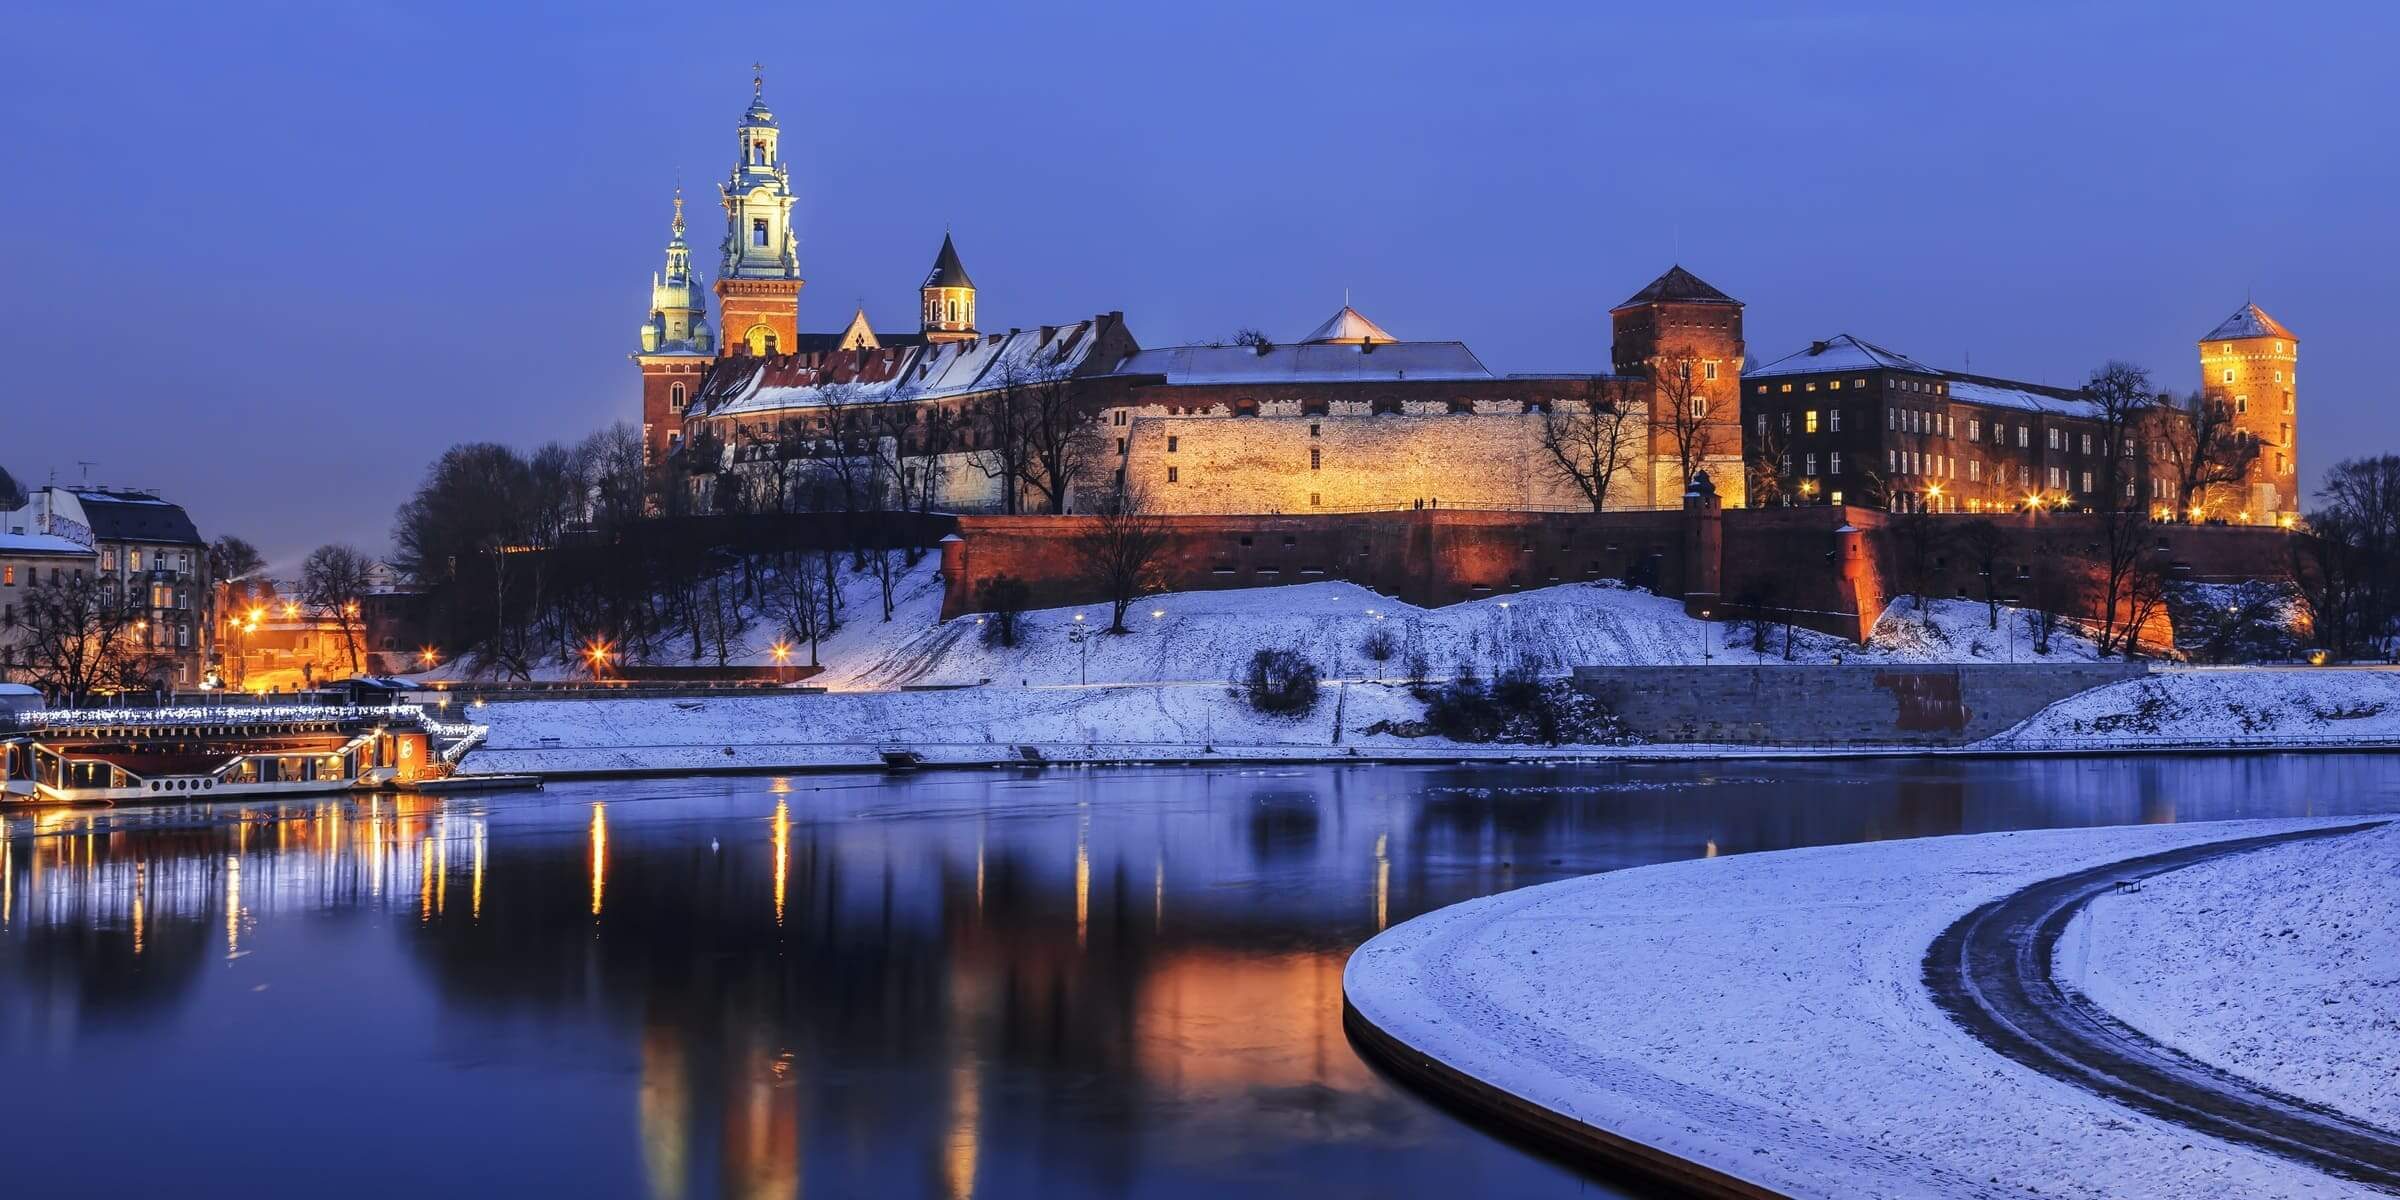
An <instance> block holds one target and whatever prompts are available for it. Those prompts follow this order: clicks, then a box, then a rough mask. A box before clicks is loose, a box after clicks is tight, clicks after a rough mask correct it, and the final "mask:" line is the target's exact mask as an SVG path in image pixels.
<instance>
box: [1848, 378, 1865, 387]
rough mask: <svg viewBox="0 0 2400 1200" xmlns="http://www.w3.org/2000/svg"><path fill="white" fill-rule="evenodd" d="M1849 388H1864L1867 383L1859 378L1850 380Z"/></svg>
mask: <svg viewBox="0 0 2400 1200" xmlns="http://www.w3.org/2000/svg"><path fill="white" fill-rule="evenodd" d="M1850 386H1851V387H1865V386H1867V381H1866V380H1865V379H1863V378H1861V379H1853V380H1851V381H1850Z"/></svg>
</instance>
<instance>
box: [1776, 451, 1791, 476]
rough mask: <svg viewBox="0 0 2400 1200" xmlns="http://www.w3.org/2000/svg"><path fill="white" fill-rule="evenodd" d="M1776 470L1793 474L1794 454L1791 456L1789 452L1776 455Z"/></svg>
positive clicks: (1785, 473)
mask: <svg viewBox="0 0 2400 1200" xmlns="http://www.w3.org/2000/svg"><path fill="white" fill-rule="evenodd" d="M1775 470H1776V471H1777V472H1778V473H1780V474H1784V475H1789V474H1791V473H1792V456H1791V455H1789V454H1784V455H1778V456H1777V457H1776V459H1775Z"/></svg>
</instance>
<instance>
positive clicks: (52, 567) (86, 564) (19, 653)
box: [0, 531, 100, 683]
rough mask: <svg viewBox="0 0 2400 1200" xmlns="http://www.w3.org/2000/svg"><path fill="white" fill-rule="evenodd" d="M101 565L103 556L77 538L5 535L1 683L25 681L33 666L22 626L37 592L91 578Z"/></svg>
mask: <svg viewBox="0 0 2400 1200" xmlns="http://www.w3.org/2000/svg"><path fill="white" fill-rule="evenodd" d="M99 565H100V556H99V554H98V553H97V552H96V551H94V550H93V549H92V548H91V547H90V546H89V545H87V544H85V543H83V542H78V541H76V540H74V539H72V538H66V537H60V536H58V535H57V534H50V533H10V532H5V531H0V683H11V682H13V683H23V682H25V681H26V678H27V676H26V672H27V668H29V667H31V666H32V665H33V660H32V656H31V654H30V652H29V650H28V648H27V642H28V641H29V635H28V632H27V630H26V629H25V627H24V625H23V624H22V621H23V619H24V615H25V609H26V601H27V598H28V597H29V596H30V595H31V594H32V593H33V590H34V589H35V588H37V587H42V586H45V585H54V584H59V583H64V582H66V581H67V580H68V579H70V578H85V577H89V576H90V575H92V574H93V573H94V572H95V571H96V570H98V568H99Z"/></svg>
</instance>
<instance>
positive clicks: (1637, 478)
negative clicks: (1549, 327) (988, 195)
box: [633, 79, 2298, 526]
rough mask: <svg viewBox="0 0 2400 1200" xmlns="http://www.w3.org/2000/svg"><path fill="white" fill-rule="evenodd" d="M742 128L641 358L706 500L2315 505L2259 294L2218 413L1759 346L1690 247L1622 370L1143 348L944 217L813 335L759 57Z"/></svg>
mask: <svg viewBox="0 0 2400 1200" xmlns="http://www.w3.org/2000/svg"><path fill="white" fill-rule="evenodd" d="M736 134H737V146H736V158H735V164H734V167H733V169H732V171H731V173H730V174H729V176H728V177H727V179H726V181H725V182H724V183H723V184H721V185H720V186H719V193H720V202H721V204H722V207H723V209H724V215H725V235H724V238H723V240H722V242H721V243H720V246H719V259H718V267H717V272H716V278H715V281H714V283H713V285H712V286H711V288H710V290H711V291H713V293H714V295H715V298H716V309H717V313H718V322H717V324H716V325H715V326H714V327H712V326H711V324H710V322H709V319H708V303H707V299H706V296H705V295H704V293H703V290H702V287H701V284H700V281H699V278H698V276H697V275H696V274H695V273H694V270H693V267H692V261H691V249H690V246H689V244H688V243H687V242H686V241H685V236H684V235H685V224H684V216H683V200H682V197H681V196H680V195H678V196H677V197H676V200H675V211H674V218H673V222H672V226H671V229H672V234H671V237H670V239H669V241H668V243H667V247H666V256H665V266H664V269H663V270H662V271H661V272H659V273H658V274H656V275H655V276H654V277H653V280H652V287H651V304H650V314H649V317H648V319H647V320H646V321H644V322H643V324H642V326H641V328H640V331H639V347H640V348H639V350H638V351H637V352H636V353H635V354H634V355H633V360H634V361H635V363H636V364H637V365H638V366H639V368H640V372H641V379H642V401H641V404H642V421H641V425H642V441H643V447H644V452H645V457H646V459H647V461H648V462H649V463H650V464H652V465H653V466H654V467H656V468H658V469H660V470H661V471H662V473H663V475H664V476H665V477H666V479H667V480H668V481H667V482H664V483H662V484H661V486H662V487H663V488H673V489H682V490H683V492H684V494H685V495H686V496H688V498H689V499H690V500H691V502H693V503H696V504H698V505H700V506H701V507H702V508H704V509H712V510H718V511H738V510H742V509H745V508H747V509H753V510H755V509H759V508H772V509H775V510H778V511H781V510H785V509H787V508H797V507H807V506H808V505H809V504H811V503H813V502H815V500H817V499H821V488H822V487H823V486H824V483H825V481H824V479H823V478H822V476H824V475H825V474H826V471H825V465H826V464H828V463H838V464H841V465H842V469H841V470H839V471H837V472H834V473H836V474H839V475H841V476H842V477H843V483H842V486H844V487H849V488H853V489H855V487H856V486H858V485H857V484H856V482H855V480H854V479H853V478H852V477H853V475H854V472H853V471H851V470H850V469H849V466H848V464H850V463H852V462H854V461H855V462H864V463H866V464H868V469H867V472H866V473H867V475H868V477H869V478H870V480H871V482H870V483H869V484H868V486H869V487H871V488H872V489H873V490H874V491H875V493H876V495H875V497H874V502H875V503H876V504H877V505H883V504H896V505H899V506H902V507H910V508H918V509H926V510H946V511H953V512H964V513H974V512H990V513H1011V514H1013V513H1039V512H1047V513H1072V512H1080V511H1086V510H1088V509H1089V508H1091V507H1092V506H1093V505H1094V504H1095V503H1097V502H1098V501H1097V499H1096V498H1097V497H1102V496H1106V497H1124V496H1127V495H1135V496H1139V497H1140V502H1141V504H1142V505H1143V507H1145V508H1146V509H1149V510H1151V511H1155V512H1160V513H1167V514H1217V515H1223V514H1294V515H1301V514H1307V513H1311V512H1318V513H1329V514H1330V513H1341V512H1360V511H1389V510H1422V509H1463V510H1509V511H1580V512H1600V511H1606V510H1637V509H1650V508H1674V507H1679V506H1680V505H1681V504H1682V501H1683V496H1684V494H1685V491H1686V488H1687V486H1688V484H1689V482H1690V480H1691V479H1692V478H1693V477H1694V476H1695V475H1697V474H1699V473H1701V472H1703V471H1705V472H1706V473H1707V474H1708V475H1709V476H1710V478H1711V480H1712V481H1713V486H1714V490H1715V495H1716V497H1717V499H1718V500H1719V501H1720V502H1722V504H1723V505H1724V506H1725V507H1728V508H1739V507H1743V506H1745V505H1748V506H1753V507H1756V506H1802V505H1853V506H1858V505H1865V506H1871V507H1875V508H1880V509H1886V510H1894V511H1942V512H1975V511H1992V512H2005V511H2012V510H2016V511H2021V510H2025V509H2028V508H2030V509H2035V510H2039V509H2043V508H2052V509H2114V508H2134V507H2139V508H2143V509H2146V510H2148V511H2150V512H2152V513H2153V514H2154V515H2156V516H2159V517H2161V518H2170V519H2176V520H2191V521H2201V520H2208V521H2221V522H2225V523H2233V524H2260V525H2276V524H2282V525H2286V526H2288V525H2290V524H2291V523H2292V521H2293V520H2294V518H2295V517H2296V515H2297V512H2298V489H2297V482H2296V481H2297V454H2296V449H2295V442H2294V437H2295V428H2296V426H2295V421H2296V405H2295V391H2296V383H2295V381H2294V380H2295V374H2296V367H2295V363H2296V356H2297V352H2298V340H2297V339H2296V338H2295V337H2294V336H2293V335H2292V334H2291V332H2290V331H2289V330H2287V329H2285V328H2284V327H2283V326H2281V325H2280V324H2277V323H2276V322H2275V321H2274V320H2273V318H2271V317H2268V316H2267V315H2266V314H2265V313H2264V312H2263V311H2261V310H2259V309H2258V308H2257V307H2256V306H2255V305H2249V304H2245V305H2244V306H2243V308H2242V309H2241V310H2240V311H2238V312H2237V313H2236V314H2235V315H2234V316H2233V317H2232V318H2230V319H2228V320H2226V321H2225V322H2223V323H2222V324H2220V325H2219V326H2218V327H2216V328H2215V329H2213V330H2211V331H2210V332H2209V334H2208V335H2207V336H2206V337H2205V338H2203V339H2202V340H2201V341H2200V343H2199V348H2200V360H2201V368H2202V370H2203V372H2204V381H2205V387H2204V396H2203V400H2202V402H2201V404H2200V405H2199V406H2198V407H2200V408H2209V406H2211V405H2214V406H2217V408H2221V409H2222V416H2223V419H2222V420H2216V421H2211V420H2207V419H2200V418H2196V417H2195V414H2194V412H2188V411H2185V410H2184V409H2183V408H2182V407H2179V406H2176V405H2168V404H2152V403H2145V404H2144V406H2142V408H2141V410H2140V411H2139V412H2137V413H2134V414H2131V415H2130V416H2128V414H2126V413H2124V412H2116V411H2107V410H2104V406H2098V405H2095V404H2094V403H2093V402H2092V400H2091V399H2090V398H2089V397H2088V396H2086V395H2085V394H2083V393H2081V392H2077V391H2072V390H2066V389H2059V388H2053V387H2047V386H2043V385H2038V384H2031V383H2025V382H2022V381H2015V380H2009V379H2003V378H1997V377H1992V376H1982V375H1973V374H1968V373H1965V372H1958V371H1949V370H1944V369H1939V368H1935V367H1932V366H1929V365H1927V364H1925V363H1923V362H1920V361H1918V360H1915V359H1912V358H1909V357H1908V356H1906V355H1904V354H1900V353H1898V352H1895V351H1891V350H1888V349H1885V348H1883V347H1881V346H1878V345H1876V344H1874V343H1871V342H1867V341H1863V340H1861V339H1859V338H1856V337H1852V336H1849V335H1846V334H1845V335H1839V336H1835V337H1830V338H1827V339H1825V340H1822V341H1818V342H1814V343H1812V344H1810V345H1809V346H1808V347H1806V348H1804V349H1802V350H1800V351H1797V352H1795V353H1793V354H1790V355H1786V356H1783V357H1781V358H1776V359H1773V360H1770V361H1768V362H1766V363H1764V364H1761V365H1756V366H1753V365H1752V364H1750V362H1749V360H1748V358H1747V346H1746V343H1745V341H1744V338H1743V331H1742V314H1743V307H1742V304H1741V303H1740V302H1739V301H1737V300H1735V299H1734V298H1733V297H1731V296H1729V295H1727V294H1726V293H1724V292H1722V291H1720V290H1718V289H1717V288H1715V287H1712V286H1711V285H1709V284H1708V283H1706V282H1705V281H1703V280H1701V279H1700V278H1699V277H1697V276H1695V275H1693V274H1692V273H1691V272H1689V271H1686V270H1684V269H1683V268H1682V267H1680V266H1677V267H1672V268H1670V269H1669V270H1668V271H1667V272H1666V273H1664V274H1662V275H1660V276H1659V277H1658V278H1656V279H1654V280H1652V281H1651V282H1650V283H1649V284H1647V285H1646V286H1643V287H1641V288H1639V289H1637V290H1635V291H1634V292H1633V294H1632V295H1630V296H1629V297H1627V299H1626V300H1625V301H1624V302H1623V303H1621V304H1619V305H1617V306H1616V307H1615V308H1614V309H1612V310H1611V313H1610V326H1611V341H1610V347H1609V351H1610V353H1609V363H1608V366H1607V367H1606V368H1604V369H1595V370H1593V371H1591V372H1588V373H1581V374H1540V375H1528V374H1506V373H1501V372H1496V371H1493V370H1492V369H1490V368H1489V367H1487V366H1486V365H1485V364H1484V363H1483V362H1482V361H1481V360H1480V359H1479V358H1477V356H1476V355H1475V354H1474V353H1473V351H1471V350H1470V349H1468V348H1467V346H1465V345H1464V344H1463V343H1460V342H1457V341H1447V340H1430V341H1420V340H1407V339H1404V338H1401V337H1398V336H1395V335H1394V334H1392V333H1389V332H1387V331H1386V330H1385V329H1383V328H1382V327H1381V326H1379V325H1377V324H1376V323H1375V322H1374V321H1372V320H1370V319H1368V318H1367V317H1366V316H1365V315H1363V314H1362V313H1360V312H1358V311H1357V310H1356V309H1354V308H1351V307H1350V306H1349V305H1347V304H1344V305H1343V306H1342V307H1341V309H1340V310H1339V311H1337V312H1336V313H1334V314H1333V315H1332V316H1331V317H1330V318H1328V319H1327V320H1326V321H1325V322H1324V323H1323V324H1322V325H1320V326H1319V327H1318V328H1316V329H1315V330H1313V331H1311V332H1309V333H1307V334H1305V335H1303V336H1301V337H1299V338H1297V339H1294V340H1293V341H1291V342H1289V343H1279V342H1277V341H1274V340H1273V339H1270V338H1267V337H1264V336H1245V337H1244V338H1243V339H1242V340H1241V341H1240V342H1239V343H1238V344H1230V345H1229V344H1204V345H1183V346H1168V347H1159V348H1145V347H1143V346H1141V345H1140V344H1139V343H1138V342H1137V341H1136V339H1135V337H1134V335H1133V333H1132V331H1131V329H1130V328H1129V327H1128V326H1127V324H1126V321H1125V319H1124V314H1123V313H1122V312H1104V313H1099V314H1097V315H1094V316H1092V317H1089V318H1085V319H1082V320H1078V321H1072V322H1067V323H1063V324H1055V325H1041V326H1036V327H1032V328H1023V327H1014V328H1009V329H1006V330H994V331H990V332H986V331H984V330H983V329H981V328H980V327H979V324H978V322H979V314H978V292H977V288H976V285H975V283H974V281H973V279H972V278H971V277H970V276H969V275H968V273H967V271H966V268H965V266H964V263H963V262H962V260H961V258H960V255H959V253H958V250H957V247H956V245H955V243H954V242H953V241H952V239H951V238H950V237H949V236H948V235H947V234H945V235H944V237H943V239H942V242H941V246H940V249H939V251H938V252H937V254H936V255H935V258H934V262H933V265H932V267H931V269H930V270H929V271H928V273H927V275H926V277H925V279H924V281H923V283H922V284H921V285H920V286H919V289H918V290H919V296H918V299H919V305H918V326H917V328H916V329H915V330H913V331H910V332H906V333H885V332H879V331H877V330H876V329H874V328H873V327H872V325H871V324H870V323H869V321H868V319H867V316H866V313H865V311H864V308H863V307H861V308H860V309H858V310H857V311H855V312H854V313H853V314H852V315H851V317H850V319H849V320H848V322H847V323H846V324H845V325H844V327H843V328H842V329H841V330H839V331H838V332H831V333H805V332H802V331H801V329H800V320H799V301H800V294H801V290H802V288H803V286H804V283H805V281H804V280H803V278H802V277H801V274H800V261H799V253H798V248H797V241H796V239H795V236H794V231H793V229H792V223H791V212H792V202H793V197H792V190H791V174H790V167H789V165H788V163H787V161H786V160H785V158H784V157H783V154H782V151H781V147H780V133H779V130H778V127H777V124H776V120H775V115H774V113H773V111H772V110H771V109H770V107H769V106H768V104H767V102H766V100H765V96H764V88H763V84H762V82H761V81H759V80H757V79H753V81H752V99H751V103H750V105H749V107H748V109H746V110H745V111H744V112H743V114H742V116H741V119H740V121H739V122H738V123H737V126H736ZM2210 411H2212V412H2214V411H2215V409H2210ZM2195 431H2196V432H2195ZM2120 443H2122V444H2121V445H2120ZM2203 459H2205V460H2208V463H2209V464H2215V465H2214V466H2213V468H2212V469H2213V470H2214V471H2215V474H2214V475H2212V474H2211V473H2210V470H2204V469H2202V467H2203V466H2204V465H2207V464H2203V463H2202V461H2201V460H2203ZM2219 460H2229V461H2230V462H2231V465H2230V466H2227V465H2225V463H2222V462H2219ZM796 493H805V494H800V495H796ZM855 501H856V497H855V496H853V497H852V500H851V502H853V503H854V502H855Z"/></svg>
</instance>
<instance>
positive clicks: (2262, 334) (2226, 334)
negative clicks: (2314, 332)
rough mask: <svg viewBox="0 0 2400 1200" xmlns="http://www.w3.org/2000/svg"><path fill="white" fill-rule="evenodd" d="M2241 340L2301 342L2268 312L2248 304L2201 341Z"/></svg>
mask: <svg viewBox="0 0 2400 1200" xmlns="http://www.w3.org/2000/svg"><path fill="white" fill-rule="evenodd" d="M2241 338H2282V339H2283V340H2285V341H2287V342H2296V341H2299V340H2300V339H2299V338H2297V337H2294V336H2292V331H2291V330H2289V329H2285V328H2284V327H2283V323H2282V322H2280V321H2277V320H2276V319H2275V318H2273V317H2270V316H2268V315H2267V314H2266V310H2264V309H2262V308H2260V307H2259V306H2257V305H2255V304H2250V303H2247V302H2245V303H2243V305H2242V307H2241V309H2240V310H2239V311H2237V312H2235V313H2234V314H2233V315H2232V316H2230V317H2227V318H2225V320H2224V322H2223V323H2222V324H2219V325H2218V326H2217V327H2216V328H2215V329H2211V330H2209V331H2208V336H2207V337H2204V338H2201V339H2200V340H2201V341H2204V342H2230V341H2237V340H2239V339H2241Z"/></svg>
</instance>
